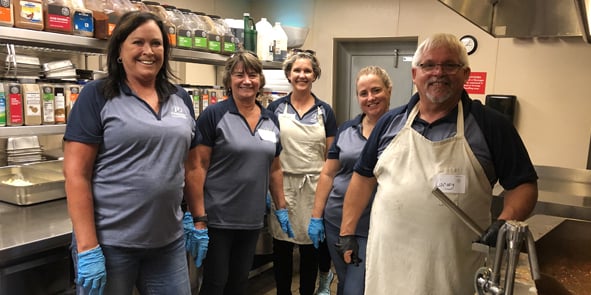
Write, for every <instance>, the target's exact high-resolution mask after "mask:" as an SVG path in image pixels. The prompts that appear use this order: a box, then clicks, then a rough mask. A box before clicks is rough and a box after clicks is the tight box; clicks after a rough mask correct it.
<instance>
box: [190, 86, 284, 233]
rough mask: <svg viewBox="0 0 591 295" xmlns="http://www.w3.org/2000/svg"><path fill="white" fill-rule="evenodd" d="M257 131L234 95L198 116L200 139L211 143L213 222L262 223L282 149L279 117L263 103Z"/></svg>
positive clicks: (229, 225) (226, 225)
mask: <svg viewBox="0 0 591 295" xmlns="http://www.w3.org/2000/svg"><path fill="white" fill-rule="evenodd" d="M257 106H258V107H259V108H260V109H261V117H260V119H259V122H258V123H257V126H256V128H255V131H254V132H251V130H250V127H249V126H248V123H247V121H246V119H245V118H244V117H243V116H242V115H241V114H240V113H239V112H238V108H237V107H236V103H235V102H234V98H233V97H232V96H230V97H229V98H228V99H227V100H224V101H222V102H219V103H216V104H213V105H210V106H209V107H207V109H205V110H204V111H203V112H202V113H201V115H200V116H199V118H198V119H197V128H198V129H199V132H200V133H201V135H202V136H203V139H202V141H201V142H200V144H203V145H206V146H209V147H211V148H212V151H211V160H210V164H209V168H208V170H207V175H206V178H205V187H204V198H205V212H206V213H207V215H208V219H209V222H208V226H209V227H212V228H222V229H246V230H253V229H260V228H262V227H263V221H264V215H265V206H266V203H265V198H266V195H267V191H268V189H269V176H270V169H271V164H272V163H273V160H274V159H275V157H278V156H279V153H280V152H281V142H280V137H279V122H278V120H277V117H276V116H275V115H274V114H273V113H272V112H270V111H269V110H267V109H265V108H264V107H263V106H262V105H261V104H260V103H258V102H257Z"/></svg>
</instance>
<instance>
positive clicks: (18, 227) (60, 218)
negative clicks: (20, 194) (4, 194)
mask: <svg viewBox="0 0 591 295" xmlns="http://www.w3.org/2000/svg"><path fill="white" fill-rule="evenodd" d="M71 233H72V223H71V222H70V218H69V216H68V210H67V206H66V200H65V199H59V200H54V201H49V202H45V203H40V204H35V205H31V206H16V205H11V204H7V203H3V202H0V265H5V264H10V262H11V261H13V260H17V259H19V258H22V257H26V256H28V255H31V254H35V253H39V252H42V251H45V250H50V249H55V248H58V247H62V246H66V245H68V244H69V243H70V239H71Z"/></svg>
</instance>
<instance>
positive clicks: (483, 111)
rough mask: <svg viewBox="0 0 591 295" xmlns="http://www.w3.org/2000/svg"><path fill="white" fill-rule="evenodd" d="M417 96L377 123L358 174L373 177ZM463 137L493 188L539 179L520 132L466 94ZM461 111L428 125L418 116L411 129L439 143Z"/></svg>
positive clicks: (448, 134)
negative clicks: (382, 155)
mask: <svg viewBox="0 0 591 295" xmlns="http://www.w3.org/2000/svg"><path fill="white" fill-rule="evenodd" d="M418 101H419V95H418V93H417V94H415V95H413V96H412V97H411V99H410V101H409V103H408V104H407V105H405V106H403V107H402V108H397V109H394V110H391V111H388V113H386V114H385V115H383V116H382V117H381V118H380V119H379V120H378V122H377V124H376V126H375V127H374V130H373V131H372V134H371V135H370V137H369V138H368V140H367V143H366V145H365V147H364V149H363V151H362V155H361V158H360V159H359V161H358V162H357V163H356V165H355V168H354V169H355V172H357V173H359V174H361V175H363V176H366V177H373V176H374V174H373V170H374V167H375V165H376V162H377V161H378V158H379V156H380V155H381V154H382V152H383V151H384V150H385V149H386V147H387V146H388V145H389V144H390V142H391V141H392V139H393V138H394V137H395V136H396V135H397V134H398V132H399V131H400V130H401V129H402V127H404V124H405V122H406V120H407V118H408V115H409V113H410V111H411V110H412V108H413V107H414V106H415V105H416V104H417V103H418ZM461 103H462V106H463V109H464V136H465V137H466V140H467V141H468V144H469V145H470V148H471V149H472V152H473V153H474V155H475V156H476V158H477V159H478V161H479V163H480V165H482V167H483V169H484V172H485V173H486V175H487V177H488V180H489V182H490V184H491V187H492V186H494V184H495V183H496V182H497V180H498V181H499V183H500V184H501V185H502V186H503V187H504V188H505V189H513V188H515V187H517V186H518V185H520V184H522V183H526V182H531V181H534V180H536V179H537V174H536V171H535V169H534V167H533V164H532V162H531V160H530V158H529V154H528V153H527V150H526V148H525V145H524V144H523V141H522V140H521V137H520V136H519V134H518V133H517V130H516V129H515V127H514V126H513V124H511V122H509V121H508V120H507V119H506V118H505V117H504V116H503V115H502V114H501V113H500V112H498V111H496V110H493V109H490V108H488V107H485V106H483V105H482V103H481V102H480V101H479V100H472V99H471V98H470V97H469V96H468V94H467V93H466V92H465V91H464V93H463V94H462V98H461ZM457 114H458V108H457V107H456V108H455V109H454V110H453V111H452V112H450V113H449V114H448V115H447V116H445V117H443V118H441V119H439V120H437V121H435V122H433V123H431V124H429V123H427V122H426V121H424V120H422V119H420V118H419V116H416V117H415V119H414V121H413V122H412V128H413V129H414V130H416V131H417V132H419V133H421V134H422V135H423V136H425V138H427V139H429V140H431V141H440V140H443V139H446V138H449V137H452V136H454V135H455V134H456V129H457V128H456V123H457V122H456V121H457Z"/></svg>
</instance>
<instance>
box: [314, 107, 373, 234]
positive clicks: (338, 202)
mask: <svg viewBox="0 0 591 295" xmlns="http://www.w3.org/2000/svg"><path fill="white" fill-rule="evenodd" d="M362 119H363V116H362V115H359V116H357V117H356V118H354V119H353V120H349V121H346V122H345V123H343V124H342V125H341V126H340V127H339V130H338V132H337V135H336V136H335V140H334V141H333V143H332V145H331V146H330V149H329V150H328V158H329V159H333V160H338V161H339V164H340V169H339V171H337V173H336V175H335V177H334V179H333V183H332V189H331V190H330V193H329V195H328V200H327V202H326V207H325V209H324V220H325V221H326V222H329V223H331V224H332V225H334V226H336V227H341V220H342V215H343V202H344V199H345V192H346V191H347V188H348V187H349V182H350V181H351V176H352V175H353V167H354V166H355V162H357V160H358V159H359V156H360V155H361V150H362V149H363V146H364V145H365V142H366V141H367V140H366V139H365V137H363V132H362V129H361V128H362V125H361V121H362ZM372 200H373V196H372ZM370 208H371V202H370V204H368V206H367V207H366V208H365V210H364V211H363V213H362V215H361V218H360V219H359V221H358V223H357V230H356V232H355V234H356V235H359V236H363V237H367V234H368V229H369V214H370Z"/></svg>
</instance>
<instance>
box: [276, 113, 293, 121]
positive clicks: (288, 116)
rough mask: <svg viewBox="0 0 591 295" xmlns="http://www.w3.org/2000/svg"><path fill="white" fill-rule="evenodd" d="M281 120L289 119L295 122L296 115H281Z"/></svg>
mask: <svg viewBox="0 0 591 295" xmlns="http://www.w3.org/2000/svg"><path fill="white" fill-rule="evenodd" d="M279 118H283V119H288V120H295V114H289V113H283V114H279Z"/></svg>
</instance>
